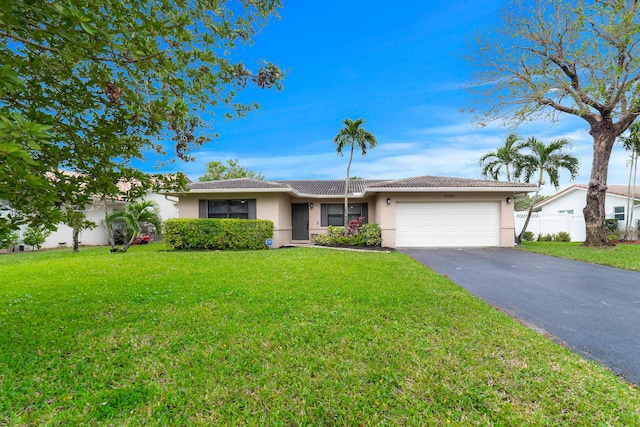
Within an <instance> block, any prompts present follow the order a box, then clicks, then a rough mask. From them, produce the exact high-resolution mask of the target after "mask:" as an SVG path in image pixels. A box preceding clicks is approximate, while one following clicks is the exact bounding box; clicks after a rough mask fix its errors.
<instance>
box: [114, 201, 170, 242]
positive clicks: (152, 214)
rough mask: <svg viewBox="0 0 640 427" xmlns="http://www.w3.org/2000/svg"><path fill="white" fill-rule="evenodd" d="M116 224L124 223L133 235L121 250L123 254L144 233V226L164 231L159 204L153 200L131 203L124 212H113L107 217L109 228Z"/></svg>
mask: <svg viewBox="0 0 640 427" xmlns="http://www.w3.org/2000/svg"><path fill="white" fill-rule="evenodd" d="M116 222H121V223H124V224H125V226H126V227H127V230H129V233H130V234H131V238H130V239H129V241H128V242H127V243H126V244H125V245H124V246H123V247H122V249H120V251H121V252H126V251H127V249H129V247H130V246H131V245H132V244H133V242H134V241H135V239H136V237H138V234H140V232H141V231H142V225H144V224H149V225H152V226H154V227H155V229H156V230H158V231H160V230H162V218H161V217H160V212H159V208H158V204H157V203H156V202H154V201H151V200H142V201H140V202H131V203H129V204H128V205H127V207H126V208H125V209H124V210H121V211H115V212H111V213H110V214H109V215H107V227H109V228H111V227H112V226H113V224H114V223H116ZM113 249H115V247H114V248H113Z"/></svg>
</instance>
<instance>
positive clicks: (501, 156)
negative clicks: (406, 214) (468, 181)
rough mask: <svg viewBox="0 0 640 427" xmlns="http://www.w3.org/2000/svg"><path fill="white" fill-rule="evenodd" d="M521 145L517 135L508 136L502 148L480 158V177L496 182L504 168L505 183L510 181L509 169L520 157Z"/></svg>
mask: <svg viewBox="0 0 640 427" xmlns="http://www.w3.org/2000/svg"><path fill="white" fill-rule="evenodd" d="M522 145H523V142H522V139H521V138H520V136H518V134H516V133H511V134H509V135H508V136H507V139H506V141H505V142H504V145H503V146H502V147H498V149H497V150H496V151H490V152H488V153H487V154H485V155H484V156H482V157H480V166H482V176H483V177H484V178H491V179H495V180H498V178H499V177H500V174H501V173H502V169H503V168H504V171H505V174H506V175H507V181H511V167H512V166H513V165H514V163H515V162H516V160H517V159H518V157H519V156H520V151H521V150H522Z"/></svg>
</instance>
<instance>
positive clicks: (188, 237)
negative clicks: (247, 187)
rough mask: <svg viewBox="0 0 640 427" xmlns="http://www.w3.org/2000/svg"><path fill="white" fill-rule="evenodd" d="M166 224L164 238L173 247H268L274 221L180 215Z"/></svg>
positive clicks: (215, 248) (221, 248)
mask: <svg viewBox="0 0 640 427" xmlns="http://www.w3.org/2000/svg"><path fill="white" fill-rule="evenodd" d="M164 227H165V231H164V235H163V238H164V242H165V244H166V245H167V246H169V247H171V248H173V249H213V250H245V249H252V250H256V249H267V248H268V247H267V245H266V243H265V242H266V240H267V239H268V238H271V237H273V222H271V221H266V220H261V219H235V218H193V219H191V218H179V219H169V220H166V221H165V222H164Z"/></svg>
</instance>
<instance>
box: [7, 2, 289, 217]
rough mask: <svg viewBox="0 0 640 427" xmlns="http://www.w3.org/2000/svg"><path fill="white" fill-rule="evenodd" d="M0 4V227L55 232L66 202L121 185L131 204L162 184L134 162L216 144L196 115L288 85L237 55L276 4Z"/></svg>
mask: <svg viewBox="0 0 640 427" xmlns="http://www.w3.org/2000/svg"><path fill="white" fill-rule="evenodd" d="M0 5H1V7H0V57H2V64H1V65H0V201H2V204H3V206H2V207H4V208H5V209H6V208H10V210H9V211H8V213H6V211H5V213H4V214H1V213H0V227H12V226H15V224H16V223H17V222H20V221H21V220H24V219H25V218H27V219H31V220H33V222H36V223H39V224H47V225H52V224H55V223H57V222H60V221H61V220H62V218H63V210H64V207H65V206H69V205H71V206H84V205H86V204H87V203H88V201H89V199H90V198H91V197H95V196H96V195H97V196H99V197H110V196H114V195H119V193H120V190H119V189H118V186H117V184H118V182H120V181H121V180H126V181H128V182H135V183H136V184H137V185H135V186H132V187H131V189H132V192H137V194H133V193H132V194H131V195H130V196H131V198H134V197H139V196H140V195H141V194H142V192H144V190H145V189H147V188H149V187H150V186H152V184H154V183H155V184H162V183H163V182H164V185H167V182H166V180H165V179H164V177H163V176H161V175H156V176H149V175H147V174H144V173H142V172H141V171H139V170H138V169H136V168H135V167H134V166H133V165H132V162H134V161H140V160H143V159H145V158H150V157H152V155H153V157H156V156H157V157H158V158H161V159H166V158H170V157H177V158H180V159H184V160H189V159H191V152H192V150H193V149H196V148H198V147H199V146H201V145H202V144H204V143H206V142H207V141H208V140H209V139H210V138H212V137H214V136H215V134H214V133H212V132H211V131H210V130H208V129H207V126H208V125H209V124H208V123H204V122H203V120H202V119H201V112H202V111H204V110H205V109H208V110H209V111H212V112H215V113H216V114H217V113H220V114H223V115H226V116H227V117H229V118H231V117H241V116H243V115H244V114H246V113H247V112H249V111H251V110H253V109H255V108H257V105H255V104H251V103H249V104H245V103H240V102H238V101H236V94H237V93H238V91H240V90H242V89H243V88H245V87H246V86H249V85H252V86H256V87H259V88H272V87H277V88H279V87H280V82H281V79H282V77H283V74H282V72H281V71H280V69H279V68H278V67H277V66H276V65H274V64H272V63H269V62H262V63H259V64H256V65H255V66H254V67H247V66H245V65H244V64H243V62H242V61H241V60H239V59H238V57H237V54H234V49H236V48H237V47H238V46H239V45H243V44H250V43H251V41H252V38H253V36H254V35H255V34H256V32H257V31H259V30H260V28H261V27H262V26H263V25H264V24H265V23H266V22H267V21H268V19H269V18H270V17H273V16H275V15H276V13H277V8H278V7H279V6H280V1H279V0H235V1H224V0H220V1H207V0H197V1H190V2H186V1H183V0H177V1H151V0H104V1H100V2H79V1H75V0H72V1H69V2H64V3H61V2H54V1H31V0H11V1H7V0H3V1H0ZM234 55H235V56H234ZM251 68H253V70H252V69H251ZM217 115H219V114H217ZM161 141H171V143H170V148H168V147H165V146H164V145H163V144H162V143H161ZM168 152H169V154H168ZM171 152H174V153H175V155H174V154H173V153H171ZM68 171H71V172H73V173H67V172H68ZM169 181H170V183H171V184H177V185H180V184H182V183H184V176H182V175H180V174H178V175H177V176H173V177H171V179H170V180H169ZM0 212H2V209H0Z"/></svg>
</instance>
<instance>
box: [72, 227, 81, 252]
mask: <svg viewBox="0 0 640 427" xmlns="http://www.w3.org/2000/svg"><path fill="white" fill-rule="evenodd" d="M79 235H80V229H79V228H74V229H73V252H78V250H79V242H78V236H79Z"/></svg>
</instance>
